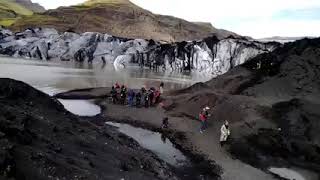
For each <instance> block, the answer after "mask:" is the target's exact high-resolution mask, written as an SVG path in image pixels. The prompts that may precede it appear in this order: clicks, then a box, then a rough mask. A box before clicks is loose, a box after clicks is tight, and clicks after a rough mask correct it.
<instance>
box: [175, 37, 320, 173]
mask: <svg viewBox="0 0 320 180" xmlns="http://www.w3.org/2000/svg"><path fill="white" fill-rule="evenodd" d="M319 60H320V38H318V39H303V40H299V41H296V42H292V43H287V44H285V45H284V46H283V47H280V48H277V49H276V50H274V51H273V52H271V53H263V54H260V55H258V56H256V57H254V58H252V59H251V60H249V61H247V62H245V63H244V64H242V65H240V66H238V67H235V68H233V69H231V70H230V71H229V72H227V73H225V74H224V75H221V76H218V77H217V78H214V79H212V80H210V81H209V82H207V83H204V84H196V85H194V86H192V87H190V88H188V89H185V90H183V91H179V92H175V94H174V100H173V102H172V103H171V104H173V105H171V109H170V111H171V113H173V114H175V115H177V116H187V117H194V116H195V115H196V114H197V113H198V111H200V110H201V108H202V107H204V106H207V105H209V106H210V107H213V108H212V109H211V110H210V111H211V112H210V113H211V114H213V117H212V119H210V121H209V126H211V127H212V126H213V127H214V128H216V129H218V128H220V127H221V124H222V123H223V121H224V120H228V121H229V122H230V127H231V139H230V141H229V145H227V146H226V148H227V149H228V150H229V151H230V152H231V153H232V155H234V156H235V157H237V158H239V159H241V160H243V161H245V162H247V163H250V164H251V165H253V166H256V167H259V168H262V169H265V170H267V169H268V168H269V167H270V166H276V167H291V166H300V167H303V168H306V169H311V170H314V171H315V172H320V136H319V133H317V132H318V131H319V130H320V121H319V118H320V113H319V108H320V68H319V67H320V61H319ZM216 135H217V137H218V136H219V132H217V133H216Z"/></svg>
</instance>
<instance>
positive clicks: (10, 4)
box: [0, 0, 33, 16]
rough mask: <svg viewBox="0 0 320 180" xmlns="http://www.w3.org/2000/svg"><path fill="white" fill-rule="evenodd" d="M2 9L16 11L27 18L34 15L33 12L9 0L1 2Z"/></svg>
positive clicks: (0, 7)
mask: <svg viewBox="0 0 320 180" xmlns="http://www.w3.org/2000/svg"><path fill="white" fill-rule="evenodd" d="M0 9H3V10H8V11H14V12H15V13H17V14H19V15H25V16H29V15H32V14H33V12H32V11H31V10H29V9H27V8H25V7H23V6H21V5H19V4H17V3H15V2H12V1H9V0H1V1H0Z"/></svg>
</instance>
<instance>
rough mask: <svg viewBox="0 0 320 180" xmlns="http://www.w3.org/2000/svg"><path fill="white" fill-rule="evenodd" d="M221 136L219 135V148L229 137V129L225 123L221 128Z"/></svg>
mask: <svg viewBox="0 0 320 180" xmlns="http://www.w3.org/2000/svg"><path fill="white" fill-rule="evenodd" d="M220 131H221V134H220V145H221V147H222V146H223V145H224V144H225V143H226V142H227V140H228V137H229V136H230V128H229V122H228V121H225V122H224V123H223V125H222V126H221V129H220Z"/></svg>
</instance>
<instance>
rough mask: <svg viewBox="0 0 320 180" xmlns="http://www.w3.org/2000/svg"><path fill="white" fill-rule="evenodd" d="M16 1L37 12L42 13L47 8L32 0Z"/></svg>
mask: <svg viewBox="0 0 320 180" xmlns="http://www.w3.org/2000/svg"><path fill="white" fill-rule="evenodd" d="M15 1H16V3H18V4H20V5H22V6H24V7H26V8H27V9H30V10H31V11H33V12H35V13H41V12H44V11H45V10H46V9H45V8H44V7H42V6H41V5H40V4H38V3H33V2H32V1H31V0H15Z"/></svg>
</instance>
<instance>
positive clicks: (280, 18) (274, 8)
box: [32, 0, 320, 38]
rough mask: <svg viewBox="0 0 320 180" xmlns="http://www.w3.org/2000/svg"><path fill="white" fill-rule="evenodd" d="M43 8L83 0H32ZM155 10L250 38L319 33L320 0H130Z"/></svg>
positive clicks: (66, 4)
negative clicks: (209, 24) (205, 23)
mask: <svg viewBox="0 0 320 180" xmlns="http://www.w3.org/2000/svg"><path fill="white" fill-rule="evenodd" d="M32 1H33V2H38V3H40V4H41V5H43V6H44V7H45V8H46V9H52V8H56V7H58V6H69V5H74V4H79V3H81V2H83V1H84V0H32ZM131 2H133V3H135V4H137V5H138V6H140V7H142V8H145V9H147V10H150V11H152V12H153V13H157V14H164V15H172V16H176V17H179V18H183V19H186V20H188V21H201V22H210V23H211V24H212V25H213V26H214V27H216V28H219V29H226V30H230V31H233V32H236V33H238V34H240V35H244V36H251V37H253V38H263V37H271V36H285V37H296V36H320V0H131Z"/></svg>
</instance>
